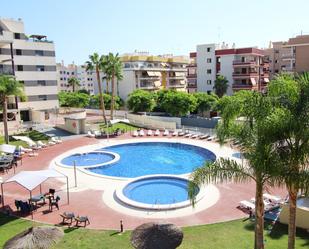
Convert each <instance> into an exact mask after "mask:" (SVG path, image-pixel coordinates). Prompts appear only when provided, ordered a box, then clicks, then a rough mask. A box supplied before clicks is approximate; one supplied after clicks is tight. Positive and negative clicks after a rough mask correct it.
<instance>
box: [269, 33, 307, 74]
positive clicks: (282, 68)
mask: <svg viewBox="0 0 309 249" xmlns="http://www.w3.org/2000/svg"><path fill="white" fill-rule="evenodd" d="M265 54H266V55H267V56H268V57H269V62H270V74H271V78H272V77H273V76H274V75H276V74H277V73H280V72H287V73H302V72H306V71H309V35H299V36H296V37H294V38H290V39H289V40H288V41H279V42H272V43H271V44H270V48H268V49H265Z"/></svg>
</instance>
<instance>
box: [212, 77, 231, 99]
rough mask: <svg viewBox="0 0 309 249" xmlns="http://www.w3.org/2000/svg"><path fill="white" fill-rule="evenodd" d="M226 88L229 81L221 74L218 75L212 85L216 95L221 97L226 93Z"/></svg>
mask: <svg viewBox="0 0 309 249" xmlns="http://www.w3.org/2000/svg"><path fill="white" fill-rule="evenodd" d="M228 88H229V81H228V80H227V79H226V78H225V77H224V76H223V75H218V76H217V78H216V80H215V85H214V90H215V93H216V94H217V95H218V97H219V98H222V97H223V95H224V94H226V91H227V89H228Z"/></svg>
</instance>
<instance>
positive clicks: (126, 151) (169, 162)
mask: <svg viewBox="0 0 309 249" xmlns="http://www.w3.org/2000/svg"><path fill="white" fill-rule="evenodd" d="M103 150H104V151H105V150H106V151H110V152H114V153H117V154H119V156H120V159H119V160H118V161H117V162H115V163H113V164H109V165H105V166H102V167H94V168H88V169H87V170H89V171H90V172H92V173H96V174H100V175H106V176H112V177H126V178H133V177H139V176H145V175H153V174H171V175H180V174H187V173H191V172H192V171H193V170H194V169H196V168H198V167H201V166H202V165H203V164H204V163H205V162H207V161H214V160H215V159H216V156H215V154H214V153H213V152H211V151H209V150H207V149H204V148H202V147H198V146H194V145H189V144H183V143H171V142H140V143H128V144H120V145H115V146H110V147H104V148H103Z"/></svg>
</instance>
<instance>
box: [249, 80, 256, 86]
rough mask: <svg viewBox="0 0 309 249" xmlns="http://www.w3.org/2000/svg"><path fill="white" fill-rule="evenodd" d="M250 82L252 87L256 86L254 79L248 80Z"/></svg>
mask: <svg viewBox="0 0 309 249" xmlns="http://www.w3.org/2000/svg"><path fill="white" fill-rule="evenodd" d="M250 81H251V84H252V86H255V85H256V81H255V78H250Z"/></svg>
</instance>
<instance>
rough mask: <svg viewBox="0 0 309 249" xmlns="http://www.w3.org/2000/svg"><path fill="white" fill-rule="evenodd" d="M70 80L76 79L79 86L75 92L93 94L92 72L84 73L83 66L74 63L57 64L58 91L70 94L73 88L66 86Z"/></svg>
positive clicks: (93, 77)
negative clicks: (81, 91)
mask: <svg viewBox="0 0 309 249" xmlns="http://www.w3.org/2000/svg"><path fill="white" fill-rule="evenodd" d="M70 78H77V79H78V81H79V84H80V86H79V87H77V88H76V90H82V89H83V90H86V91H88V92H89V93H90V94H94V92H95V84H97V81H96V75H95V73H94V72H92V71H86V67H85V66H84V65H75V64H74V63H72V64H68V65H64V63H63V62H62V63H57V82H58V91H59V92H60V91H65V92H72V91H73V87H72V86H70V85H69V84H68V80H69V79H70Z"/></svg>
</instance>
